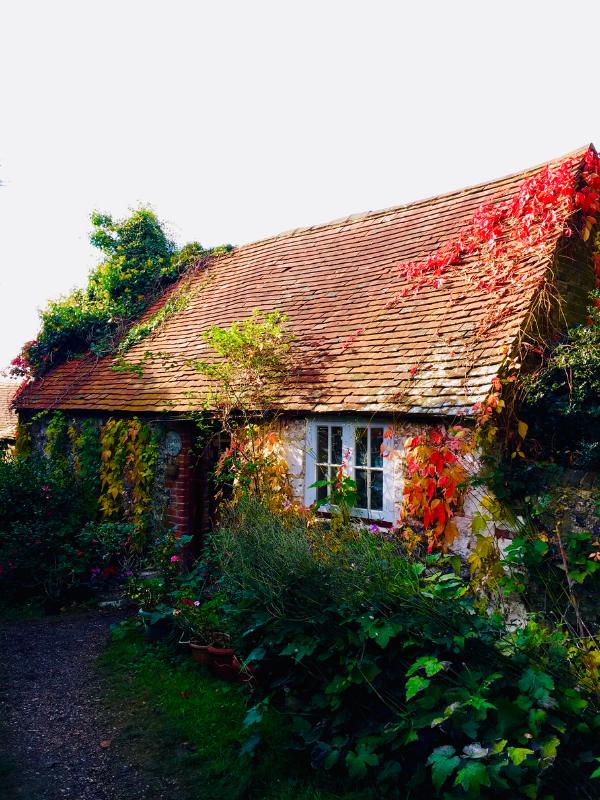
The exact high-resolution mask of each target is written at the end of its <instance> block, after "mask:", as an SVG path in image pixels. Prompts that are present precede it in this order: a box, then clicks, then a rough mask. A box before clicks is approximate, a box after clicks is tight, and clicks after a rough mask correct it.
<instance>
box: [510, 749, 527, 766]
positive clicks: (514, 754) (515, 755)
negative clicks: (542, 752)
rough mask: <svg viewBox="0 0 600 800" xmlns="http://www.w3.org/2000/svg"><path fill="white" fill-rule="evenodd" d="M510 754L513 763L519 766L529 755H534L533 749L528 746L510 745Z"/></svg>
mask: <svg viewBox="0 0 600 800" xmlns="http://www.w3.org/2000/svg"><path fill="white" fill-rule="evenodd" d="M508 755H509V758H510V760H511V761H512V762H513V764H514V765H515V766H516V767H518V766H519V765H520V764H522V763H523V762H524V761H525V759H526V758H527V756H531V755H533V750H530V749H529V748H528V747H509V748H508Z"/></svg>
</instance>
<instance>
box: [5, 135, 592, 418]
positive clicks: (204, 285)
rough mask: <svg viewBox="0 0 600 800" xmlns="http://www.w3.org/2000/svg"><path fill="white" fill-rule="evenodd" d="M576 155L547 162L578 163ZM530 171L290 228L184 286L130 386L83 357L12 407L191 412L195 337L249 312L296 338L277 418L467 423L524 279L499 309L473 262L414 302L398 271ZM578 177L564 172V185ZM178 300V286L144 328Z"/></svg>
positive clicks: (495, 362) (525, 262) (539, 257)
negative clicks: (293, 369)
mask: <svg viewBox="0 0 600 800" xmlns="http://www.w3.org/2000/svg"><path fill="white" fill-rule="evenodd" d="M587 149H588V148H583V149H581V150H579V151H576V153H574V154H570V155H569V156H568V157H564V158H563V159H558V160H557V161H555V162H550V163H551V165H554V166H555V165H560V164H561V163H564V162H565V161H567V159H568V160H569V164H578V163H579V162H580V161H581V160H582V159H583V157H584V155H585V153H586V152H587ZM540 169H541V168H540V167H537V168H533V169H531V170H527V171H526V172H522V173H518V174H517V175H513V176H509V177H507V178H502V179H500V180H497V181H494V182H490V183H486V184H481V185H479V186H475V187H471V188H468V189H464V190H461V191H458V192H454V193H451V194H446V195H443V196H440V197H435V198H431V199H429V200H423V201H419V202H416V203H412V204H409V205H405V206H401V207H397V208H392V209H387V210H385V211H379V212H371V213H368V214H363V215H359V216H355V217H349V218H347V219H343V220H338V221H336V222H333V223H329V224H327V225H321V226H316V227H313V228H304V229H299V230H295V231H290V232H287V233H285V234H281V235H279V236H276V237H273V238H270V239H266V240H263V241H259V242H255V243H252V244H248V245H244V246H242V247H238V248H236V249H234V251H233V252H232V253H230V254H227V255H221V256H217V257H215V258H213V259H211V260H210V261H209V262H208V263H207V264H204V265H202V266H200V267H198V268H196V270H195V271H192V272H191V273H188V274H187V275H186V276H184V278H182V282H186V286H187V291H188V297H189V300H188V303H187V305H186V306H185V307H184V308H183V309H182V310H180V311H179V312H178V313H176V314H175V315H173V316H172V317H170V318H168V319H167V320H166V321H165V322H164V324H163V325H162V326H160V327H159V328H157V329H156V330H155V331H154V332H153V333H152V334H151V335H150V336H148V337H147V338H145V339H143V340H142V341H141V342H139V343H138V344H136V345H135V346H133V347H132V348H131V349H130V350H129V351H128V352H127V355H126V358H127V361H128V362H133V363H137V364H139V365H140V367H141V369H142V376H141V377H139V376H138V375H137V374H135V373H131V372H117V371H115V370H114V369H113V367H114V359H113V357H111V356H106V357H104V358H103V359H100V360H98V359H97V358H95V357H92V356H87V357H85V358H82V359H79V360H74V361H71V362H69V363H67V364H63V365H62V366H59V367H57V368H56V369H54V370H52V371H51V372H49V373H48V374H47V375H45V376H44V377H43V378H40V379H38V380H35V381H33V382H32V383H31V384H30V385H29V386H28V387H26V388H25V389H24V391H23V392H22V393H21V394H20V397H19V398H18V401H17V405H18V406H19V407H20V408H48V407H56V408H64V409H78V410H91V409H94V410H99V411H102V410H105V411H106V410H110V411H114V410H123V411H131V412H136V413H141V412H159V411H187V410H190V409H192V408H194V407H197V404H198V401H199V399H200V398H202V396H203V395H204V394H205V392H206V384H205V379H204V378H203V377H202V376H200V375H199V374H198V373H197V372H196V371H195V370H194V369H193V366H191V364H190V362H193V361H194V360H196V359H200V358H205V357H206V345H205V343H204V341H203V339H202V338H201V335H200V334H201V333H202V331H204V330H206V329H207V328H208V327H210V326H211V325H215V324H218V325H229V324H231V323H232V322H233V321H235V320H240V319H243V318H245V317H247V316H249V314H250V313H251V311H252V310H253V309H254V308H259V309H261V310H262V311H273V310H279V311H282V312H284V313H285V314H286V315H287V317H288V319H289V325H290V328H291V329H292V331H293V333H294V335H295V336H296V348H297V350H298V355H299V362H300V364H301V367H300V369H299V371H298V374H297V375H295V376H294V378H293V379H291V380H290V381H289V382H288V383H287V385H286V386H285V388H284V390H283V392H282V395H281V400H280V401H281V405H282V407H284V408H286V409H289V410H298V411H306V412H309V411H310V412H322V411H371V412H374V411H398V412H403V413H418V414H421V413H434V414H455V413H465V412H466V413H468V412H469V410H470V409H471V407H472V406H473V404H475V403H477V402H480V401H481V400H482V399H484V397H485V396H486V394H487V393H488V390H489V387H490V383H491V378H492V377H493V376H494V375H495V374H497V372H498V370H499V368H500V366H501V364H502V361H503V359H504V358H505V355H506V353H507V351H508V350H509V349H510V347H511V346H512V345H513V343H514V341H515V339H516V338H517V336H518V334H519V331H520V330H521V329H522V327H523V325H524V324H525V321H526V318H527V315H528V312H529V309H530V308H531V304H532V297H533V294H534V291H535V281H534V282H532V283H531V284H527V283H525V284H519V285H518V287H513V290H511V292H510V293H507V294H505V296H504V297H503V298H499V297H498V296H497V295H496V294H494V293H490V292H486V291H485V290H483V289H477V287H476V284H477V280H474V277H476V275H477V273H476V270H477V269H478V268H479V265H478V263H477V259H476V258H466V259H465V260H464V263H463V264H462V268H461V270H460V271H456V272H454V273H452V274H449V275H447V276H445V278H444V281H443V285H442V286H434V285H431V283H428V282H425V284H424V285H421V286H420V287H419V288H418V291H413V290H412V286H411V282H410V279H409V278H408V277H407V275H406V271H405V270H402V269H400V268H399V267H400V265H402V264H405V263H406V262H411V261H412V262H420V261H423V260H426V259H427V258H428V256H430V255H431V254H432V253H434V252H435V251H436V250H437V249H438V248H439V247H441V246H442V245H443V244H444V243H445V242H448V241H451V240H453V238H455V237H458V236H459V235H460V234H461V231H463V230H464V228H465V226H466V225H468V223H469V221H470V220H471V219H472V218H473V215H474V214H475V212H476V211H477V210H478V209H479V208H480V207H481V206H482V205H484V204H490V203H491V204H497V203H501V202H506V201H507V200H509V199H510V198H512V197H513V196H514V195H515V193H516V192H517V191H518V189H519V187H520V186H521V185H522V182H523V181H524V180H525V179H526V178H528V177H529V176H531V175H533V174H535V173H536V172H537V171H539V170H540ZM575 173H576V169H575V168H574V170H573V180H575ZM559 238H560V236H559V234H557V233H556V232H553V233H552V234H551V235H547V236H545V238H544V240H543V241H541V242H540V246H539V247H536V248H535V249H532V250H530V251H527V252H525V253H523V254H522V256H521V257H520V258H521V262H522V266H523V269H525V267H526V269H527V271H528V274H530V275H533V276H534V277H537V278H541V277H542V276H543V275H544V274H545V273H546V272H547V270H548V268H549V265H550V263H551V261H552V258H553V255H554V252H555V250H556V245H557V241H558V239H559ZM519 267H520V264H518V265H517V270H518V269H519ZM180 284H181V282H180ZM176 291H178V289H177V285H176V286H175V287H172V288H171V289H169V290H168V291H167V292H166V293H165V295H164V296H163V298H161V300H160V301H158V303H156V304H154V306H153V307H152V308H150V309H149V310H148V311H147V312H146V314H145V315H144V318H148V317H149V316H151V315H152V314H153V313H154V312H155V311H156V310H157V309H158V308H159V307H160V306H161V305H162V304H164V302H165V301H166V298H167V297H169V296H171V294H172V292H176ZM399 297H402V300H401V301H398V298H399ZM484 328H485V336H481V335H480V334H481V331H482V329H484ZM148 352H150V353H151V354H152V355H151V356H150V357H148V356H147V355H146V354H147V353H148Z"/></svg>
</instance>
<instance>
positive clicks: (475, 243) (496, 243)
mask: <svg viewBox="0 0 600 800" xmlns="http://www.w3.org/2000/svg"><path fill="white" fill-rule="evenodd" d="M579 164H580V157H573V158H571V159H568V160H567V161H564V162H562V163H561V164H558V165H555V166H550V165H548V166H546V167H544V168H543V169H541V170H539V172H536V173H535V174H534V175H531V176H530V177H529V178H526V179H525V180H524V181H523V182H522V183H521V185H520V187H519V190H518V191H517V193H516V194H515V195H514V197H512V198H511V199H508V200H505V201H503V202H501V203H497V204H488V205H483V206H481V207H480V208H479V209H478V210H477V211H476V212H475V214H474V215H473V218H472V219H471V221H470V223H469V224H468V225H466V226H465V227H464V228H462V229H461V231H460V232H459V234H458V236H457V237H456V238H454V239H451V240H449V241H447V242H445V243H444V244H443V245H442V246H441V247H440V248H439V249H438V250H436V252H435V253H433V254H432V255H430V256H429V257H428V258H427V259H425V260H424V261H408V262H404V263H403V264H401V265H400V267H399V269H400V272H401V274H402V275H404V276H405V277H406V278H407V279H408V281H409V285H408V286H407V287H405V288H404V289H402V291H401V292H400V293H399V294H398V295H397V296H396V299H398V298H400V297H404V296H406V295H408V294H409V293H410V292H414V291H418V290H419V289H421V288H422V287H425V286H430V287H433V288H440V287H441V286H442V285H443V284H444V282H445V281H446V280H447V278H448V277H450V276H451V275H452V274H453V273H454V272H456V270H457V268H458V267H459V266H460V265H461V264H463V263H464V262H465V260H466V259H468V258H471V257H476V258H477V264H478V267H479V268H478V269H477V270H472V271H471V272H470V274H469V275H467V278H468V280H469V281H470V282H473V283H474V284H475V288H476V289H479V290H483V291H486V292H490V293H494V294H495V295H497V296H500V297H501V296H504V295H505V294H506V293H507V292H508V290H509V289H510V287H514V286H515V285H516V286H524V285H530V284H531V283H532V282H536V281H537V280H539V279H541V276H539V272H538V271H537V270H536V269H535V268H534V267H531V266H527V264H525V263H523V262H524V261H525V259H524V258H523V262H522V261H521V257H525V256H531V255H532V253H534V252H536V251H537V252H544V251H545V250H546V249H547V248H549V247H552V246H554V244H555V241H556V239H557V238H558V237H559V236H560V235H565V236H571V235H572V233H573V227H572V224H570V220H571V219H572V217H573V216H574V214H576V212H581V213H582V220H581V226H580V230H581V235H582V237H583V239H584V241H586V240H587V239H588V238H589V235H590V231H591V228H592V226H593V225H594V224H595V223H596V222H597V216H596V215H597V214H598V213H599V212H600V201H599V193H600V158H599V156H598V154H597V153H596V152H595V151H594V150H591V149H590V150H588V152H587V153H586V155H585V157H584V159H583V167H582V170H581V175H580V180H579V184H580V185H579V187H578V185H577V184H578V181H577V175H576V169H577V168H578V166H579Z"/></svg>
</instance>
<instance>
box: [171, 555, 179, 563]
mask: <svg viewBox="0 0 600 800" xmlns="http://www.w3.org/2000/svg"><path fill="white" fill-rule="evenodd" d="M171 561H172V562H173V563H174V562H175V561H181V559H180V558H179V556H171Z"/></svg>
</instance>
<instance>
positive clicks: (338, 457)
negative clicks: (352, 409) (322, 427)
mask: <svg viewBox="0 0 600 800" xmlns="http://www.w3.org/2000/svg"><path fill="white" fill-rule="evenodd" d="M331 463H332V464H341V463H342V428H341V427H338V426H337V425H335V426H334V427H332V428H331Z"/></svg>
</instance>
